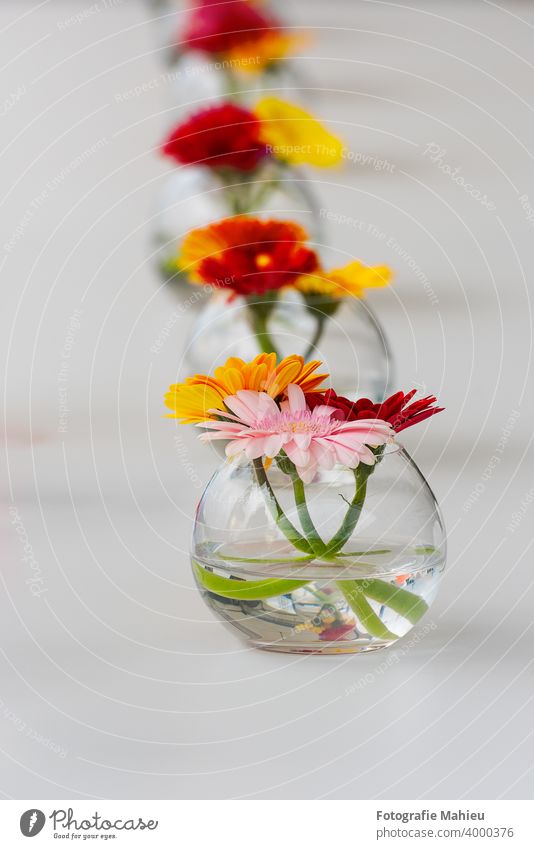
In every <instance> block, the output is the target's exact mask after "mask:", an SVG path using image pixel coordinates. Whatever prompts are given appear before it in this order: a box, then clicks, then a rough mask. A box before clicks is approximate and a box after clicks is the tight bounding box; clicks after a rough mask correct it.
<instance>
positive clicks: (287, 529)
mask: <svg viewBox="0 0 534 849" xmlns="http://www.w3.org/2000/svg"><path fill="white" fill-rule="evenodd" d="M252 467H253V469H254V474H255V476H256V480H257V482H258V484H259V486H260V489H261V490H262V492H263V493H264V494H265V499H266V502H267V506H268V507H269V510H270V511H271V515H272V516H273V518H274V520H275V522H276V524H277V525H278V527H279V528H280V530H281V531H282V533H283V534H284V536H285V537H286V539H288V540H289V542H290V543H291V544H292V545H294V546H295V548H298V549H299V551H304V552H305V553H306V554H314V551H313V548H312V546H311V544H310V543H309V542H308V540H307V539H305V538H304V537H303V536H302V534H300V533H299V532H298V531H297V529H296V528H295V526H294V525H293V524H292V523H291V522H290V521H289V519H288V518H287V516H286V514H285V513H284V511H283V510H282V508H281V506H280V504H279V503H278V499H277V498H276V495H275V494H274V491H273V488H272V486H271V484H270V483H269V479H268V477H267V474H266V472H265V469H264V468H263V462H262V459H261V457H258V458H257V459H255V460H253V461H252Z"/></svg>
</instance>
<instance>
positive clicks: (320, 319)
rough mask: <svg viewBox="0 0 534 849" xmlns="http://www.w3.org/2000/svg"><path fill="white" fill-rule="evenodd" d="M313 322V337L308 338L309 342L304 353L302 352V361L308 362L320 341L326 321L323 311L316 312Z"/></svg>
mask: <svg viewBox="0 0 534 849" xmlns="http://www.w3.org/2000/svg"><path fill="white" fill-rule="evenodd" d="M315 322H316V324H315V333H314V334H313V337H312V339H311V340H310V344H309V345H308V347H307V348H306V353H305V354H304V362H308V360H309V359H310V357H311V356H312V354H313V352H314V351H315V349H316V347H317V345H318V344H319V342H320V341H321V338H322V335H323V331H324V326H325V322H326V315H325V314H324V312H319V313H316V315H315Z"/></svg>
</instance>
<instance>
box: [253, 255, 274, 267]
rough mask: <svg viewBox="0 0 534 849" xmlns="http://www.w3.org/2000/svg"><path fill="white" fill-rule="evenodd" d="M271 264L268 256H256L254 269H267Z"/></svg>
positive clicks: (270, 257)
mask: <svg viewBox="0 0 534 849" xmlns="http://www.w3.org/2000/svg"><path fill="white" fill-rule="evenodd" d="M272 264H273V258H272V256H270V255H269V254H257V256H256V267H257V268H268V267H269V266H270V265H272Z"/></svg>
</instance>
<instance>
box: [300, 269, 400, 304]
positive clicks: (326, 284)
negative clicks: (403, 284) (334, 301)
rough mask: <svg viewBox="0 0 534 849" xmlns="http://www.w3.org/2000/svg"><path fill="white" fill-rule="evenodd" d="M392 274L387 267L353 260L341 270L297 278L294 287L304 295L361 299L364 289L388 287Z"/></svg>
mask: <svg viewBox="0 0 534 849" xmlns="http://www.w3.org/2000/svg"><path fill="white" fill-rule="evenodd" d="M392 276H393V272H392V271H391V269H390V268H389V267H388V266H387V265H376V266H368V265H363V263H361V262H358V261H357V260H355V261H354V262H349V263H348V265H344V266H343V267H342V268H333V269H332V270H331V271H328V272H327V271H324V272H322V273H321V274H307V275H304V276H302V277H299V279H298V280H297V282H296V284H295V286H296V288H297V289H298V290H299V291H300V292H302V293H303V294H306V295H326V296H327V297H330V298H346V297H353V298H363V297H364V295H365V290H366V289H378V288H382V287H384V286H388V285H389V283H390V282H391V279H392Z"/></svg>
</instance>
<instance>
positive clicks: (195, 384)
mask: <svg viewBox="0 0 534 849" xmlns="http://www.w3.org/2000/svg"><path fill="white" fill-rule="evenodd" d="M320 365H321V363H320V361H319V360H313V361H312V362H309V363H305V362H304V359H303V358H302V357H299V356H297V355H296V354H292V355H291V356H290V357H285V358H284V359H283V360H281V361H280V363H278V364H277V360H276V354H259V355H258V356H257V357H255V358H254V359H253V360H252V362H249V363H247V362H245V361H244V360H242V359H240V358H239V357H230V359H228V360H227V361H226V363H225V364H224V366H219V368H216V369H215V372H214V375H213V377H210V376H209V375H205V374H197V375H195V377H189V378H187V380H186V381H185V383H175V384H173V385H172V386H170V387H169V391H168V392H167V394H166V395H165V404H166V406H167V407H168V408H169V409H170V410H172V411H173V412H172V413H171V414H169V418H175V419H180V421H181V423H182V424H193V423H197V422H205V421H209V420H210V419H216V418H217V415H216V413H212V412H210V410H220V412H221V416H224V415H225V414H227V413H228V411H227V410H226V407H225V405H224V399H225V398H227V397H228V396H230V395H235V394H236V392H238V391H239V390H240V389H252V390H255V391H256V392H267V394H268V395H270V396H271V398H274V399H276V398H280V397H281V396H283V395H284V393H285V391H286V389H287V387H288V386H289V384H290V383H293V384H296V385H297V386H300V388H301V389H302V391H303V392H324V391H325V388H321V383H323V381H324V380H326V378H327V377H328V374H316V373H315V372H316V371H317V369H318V368H319V366H320Z"/></svg>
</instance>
